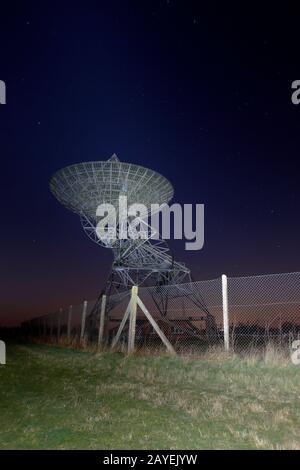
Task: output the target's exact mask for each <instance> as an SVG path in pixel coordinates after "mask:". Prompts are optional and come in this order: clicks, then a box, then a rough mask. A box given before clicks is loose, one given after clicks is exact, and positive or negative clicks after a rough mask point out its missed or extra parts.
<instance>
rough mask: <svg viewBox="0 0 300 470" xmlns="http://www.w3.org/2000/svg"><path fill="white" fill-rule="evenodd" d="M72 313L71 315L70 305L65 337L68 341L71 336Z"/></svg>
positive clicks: (71, 308)
mask: <svg viewBox="0 0 300 470" xmlns="http://www.w3.org/2000/svg"><path fill="white" fill-rule="evenodd" d="M72 313H73V307H72V305H70V307H69V313H68V328H67V337H68V339H70V336H71V322H72Z"/></svg>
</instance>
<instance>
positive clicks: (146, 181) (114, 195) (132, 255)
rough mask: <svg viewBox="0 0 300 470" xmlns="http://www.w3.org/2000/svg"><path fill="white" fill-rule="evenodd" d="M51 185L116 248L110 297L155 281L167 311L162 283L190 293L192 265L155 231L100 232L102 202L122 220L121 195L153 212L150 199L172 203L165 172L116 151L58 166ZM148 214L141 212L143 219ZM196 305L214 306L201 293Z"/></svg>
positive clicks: (91, 230)
mask: <svg viewBox="0 0 300 470" xmlns="http://www.w3.org/2000/svg"><path fill="white" fill-rule="evenodd" d="M50 189H51V192H52V193H53V195H54V196H55V197H56V198H57V199H58V201H59V202H60V203H61V204H63V205H64V206H65V207H66V208H67V209H69V210H71V211H72V212H74V213H76V214H77V215H79V217H80V220H81V224H82V227H83V229H84V231H85V233H86V234H87V235H88V237H89V238H91V239H92V240H93V241H94V242H95V243H97V244H99V245H102V246H104V247H106V248H110V249H111V250H112V252H113V256H114V261H113V264H112V268H111V272H110V275H109V277H108V280H107V283H106V287H105V289H104V290H105V293H106V294H107V295H108V298H110V297H111V295H112V294H115V293H119V294H122V293H124V294H127V293H128V291H129V289H130V288H131V287H132V286H134V285H137V286H146V287H150V286H151V287H154V289H151V293H152V294H151V295H152V297H153V299H154V301H155V303H156V305H157V307H158V309H159V310H160V313H161V315H162V316H164V317H165V316H166V314H167V304H168V298H167V294H163V290H162V289H160V287H161V286H165V285H170V284H172V285H174V287H175V285H177V284H181V285H182V286H183V285H184V286H185V287H184V288H183V287H181V288H180V289H178V296H183V295H189V286H190V285H191V284H190V283H191V274H190V270H189V269H188V268H187V267H186V266H185V265H184V264H183V263H179V262H176V261H175V260H174V259H173V256H172V255H171V253H170V250H169V247H168V245H167V243H166V242H165V241H164V240H162V239H161V238H157V239H153V238H152V237H151V235H150V232H151V230H150V231H149V237H147V238H146V239H131V238H128V239H125V240H124V239H119V238H117V239H107V240H105V241H103V239H100V238H99V236H98V234H97V231H96V228H97V223H98V217H97V215H96V212H97V207H98V206H99V205H100V204H111V205H113V206H114V207H115V209H116V214H117V220H118V207H119V197H120V196H125V195H126V196H127V203H128V206H130V205H131V204H137V203H138V204H143V205H144V206H145V207H146V209H147V210H146V212H147V213H148V214H149V213H150V212H151V205H153V204H158V205H160V206H161V205H163V204H166V203H168V202H169V201H170V200H171V199H172V197H173V193H174V191H173V187H172V185H171V183H170V182H169V181H168V180H167V179H166V178H165V177H164V176H162V175H161V174H159V173H157V172H155V171H153V170H150V169H148V168H145V167H143V166H140V165H135V164H132V163H124V162H120V160H119V159H118V157H117V156H116V155H115V154H114V155H113V156H112V157H111V158H110V159H109V160H107V161H95V162H84V163H78V164H74V165H70V166H67V167H65V168H63V169H61V170H59V171H57V172H56V173H55V174H54V175H53V177H52V178H51V181H50ZM145 215H147V214H146V213H145V214H140V220H141V223H143V216H145ZM148 227H149V226H148ZM149 228H150V229H151V227H149ZM175 290H176V288H175ZM173 295H174V294H173ZM113 297H118V298H121V297H120V296H113ZM197 305H198V307H199V308H201V310H202V311H204V312H205V313H206V314H207V317H208V316H209V312H208V311H207V309H206V307H205V304H204V302H203V300H202V299H201V298H199V301H198V302H197ZM113 307H114V305H113V303H112V302H108V306H107V308H108V310H110V309H111V308H113ZM97 308H98V307H97V305H96V306H95V309H96V310H97ZM91 316H92V317H93V315H92V314H91ZM94 317H95V316H94Z"/></svg>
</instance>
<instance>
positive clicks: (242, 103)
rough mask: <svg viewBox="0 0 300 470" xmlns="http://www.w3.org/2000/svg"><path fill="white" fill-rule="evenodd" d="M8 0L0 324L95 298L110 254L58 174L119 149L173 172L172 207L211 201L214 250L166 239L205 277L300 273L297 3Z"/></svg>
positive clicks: (0, 75) (3, 30)
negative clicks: (262, 6) (63, 193)
mask: <svg viewBox="0 0 300 470" xmlns="http://www.w3.org/2000/svg"><path fill="white" fill-rule="evenodd" d="M5 3H6V5H4V4H1V15H0V58H1V63H0V79H1V80H4V81H5V83H6V87H7V104H6V105H0V139H1V140H0V142H1V154H0V155H1V202H2V204H1V210H2V214H1V215H2V217H1V220H2V224H1V225H2V229H1V232H0V237H1V264H0V266H1V279H0V286H1V287H0V291H1V315H0V324H1V323H2V324H14V323H17V322H19V321H20V320H23V319H25V318H29V317H32V316H35V315H37V314H43V313H47V312H49V311H53V310H56V309H57V308H58V307H59V306H61V305H62V306H67V305H69V304H70V303H72V304H76V303H79V302H81V301H82V300H83V299H93V298H96V297H97V296H98V293H99V291H100V290H101V289H102V287H103V283H104V281H105V278H106V275H107V273H108V270H109V267H110V264H111V261H112V255H111V253H110V251H109V250H105V249H103V248H100V247H98V246H97V245H96V244H93V243H92V242H91V241H90V240H89V239H88V238H87V237H86V235H85V234H84V232H83V230H82V229H81V226H80V221H79V218H78V217H77V216H76V215H74V214H72V213H71V212H69V211H67V210H66V209H65V208H64V207H63V206H61V205H60V204H59V203H58V202H57V201H56V200H55V198H54V197H53V196H52V195H51V193H50V191H49V179H50V177H51V176H52V174H53V173H54V172H55V171H56V170H58V169H60V168H62V167H64V166H66V165H69V164H72V163H76V162H81V161H92V160H105V159H107V158H109V157H110V156H111V155H112V154H113V153H114V152H115V153H116V154H117V155H118V156H119V158H120V160H122V161H126V162H132V163H137V164H141V165H144V166H147V167H149V168H152V169H154V170H156V171H159V172H160V173H162V174H163V175H164V176H166V177H167V178H168V179H169V180H170V181H171V182H172V184H173V186H174V188H175V197H174V200H173V201H174V202H179V203H182V204H183V203H194V204H195V203H204V204H205V245H204V248H203V249H202V250H201V251H198V252H187V251H185V250H184V242H183V241H176V242H171V247H172V249H173V250H174V255H175V258H176V259H177V260H179V261H184V262H186V263H187V264H188V265H189V266H190V267H191V268H192V272H193V277H194V278H195V279H210V278H215V277H219V276H220V275H221V274H222V273H226V274H228V275H229V276H238V275H251V274H261V273H274V272H284V271H298V270H300V262H299V261H300V260H299V239H300V224H299V203H300V190H299V170H298V168H299V164H298V161H299V144H298V141H299V124H300V105H299V106H295V105H293V104H292V102H291V94H292V90H291V84H292V82H293V81H294V80H297V79H300V59H299V19H300V16H299V14H298V13H297V11H295V10H293V9H290V10H288V7H285V9H284V10H280V9H279V7H277V6H276V5H275V4H274V3H272V9H271V8H269V9H268V11H266V12H264V11H261V10H259V9H252V8H253V7H251V8H250V7H247V6H246V4H245V3H243V9H241V10H240V11H238V10H237V9H236V7H235V9H234V10H230V9H227V10H225V9H224V10H222V9H220V7H219V6H218V7H210V9H209V10H208V9H207V8H206V7H205V3H203V2H200V1H199V2H191V1H183V0H182V1H179V0H177V1H176V0H153V1H134V0H133V1H129V0H128V1H125V0H120V1H114V0H113V1H111V0H110V1H98V2H92V1H90V2H84V1H81V2H60V3H55V2H52V1H51V2H13V1H12V2H5ZM220 3H221V2H220ZM226 4H227V2H226ZM249 4H250V3H249Z"/></svg>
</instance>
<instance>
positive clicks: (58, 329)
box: [57, 307, 62, 341]
mask: <svg viewBox="0 0 300 470" xmlns="http://www.w3.org/2000/svg"><path fill="white" fill-rule="evenodd" d="M61 314H62V308H61V307H60V309H59V312H58V316H57V341H59V338H60V322H61V318H60V317H61Z"/></svg>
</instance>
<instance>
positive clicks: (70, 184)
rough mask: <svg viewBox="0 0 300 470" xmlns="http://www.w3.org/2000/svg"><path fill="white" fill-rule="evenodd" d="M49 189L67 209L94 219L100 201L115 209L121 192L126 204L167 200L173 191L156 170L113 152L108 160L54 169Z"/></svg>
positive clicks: (165, 201) (162, 202) (155, 202)
mask: <svg viewBox="0 0 300 470" xmlns="http://www.w3.org/2000/svg"><path fill="white" fill-rule="evenodd" d="M50 189H51V191H52V193H53V194H54V196H55V197H56V198H57V199H58V200H59V202H60V203H61V204H63V205H64V206H65V207H67V208H68V209H69V210H71V211H73V212H75V213H76V214H78V215H80V216H82V215H85V216H87V217H89V218H90V219H94V220H95V219H96V210H97V207H98V206H99V204H103V203H107V204H112V205H114V206H115V208H116V209H117V208H118V200H119V196H120V195H126V196H127V200H128V205H131V204H134V203H139V204H144V205H145V206H146V207H147V208H148V209H149V210H150V206H151V204H159V205H162V204H164V203H167V202H169V201H170V200H171V199H172V197H173V194H174V191H173V187H172V185H171V183H170V182H169V181H168V180H167V179H166V178H165V177H164V176H162V175H160V174H159V173H157V172H156V171H153V170H150V169H149V168H145V167H143V166H140V165H134V164H132V163H124V162H120V160H119V159H118V157H117V156H116V155H113V156H112V157H111V158H110V159H109V160H107V161H98V162H84V163H77V164H74V165H70V166H67V167H65V168H62V169H61V170H59V171H57V172H56V173H55V174H54V175H53V177H52V178H51V181H50Z"/></svg>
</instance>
